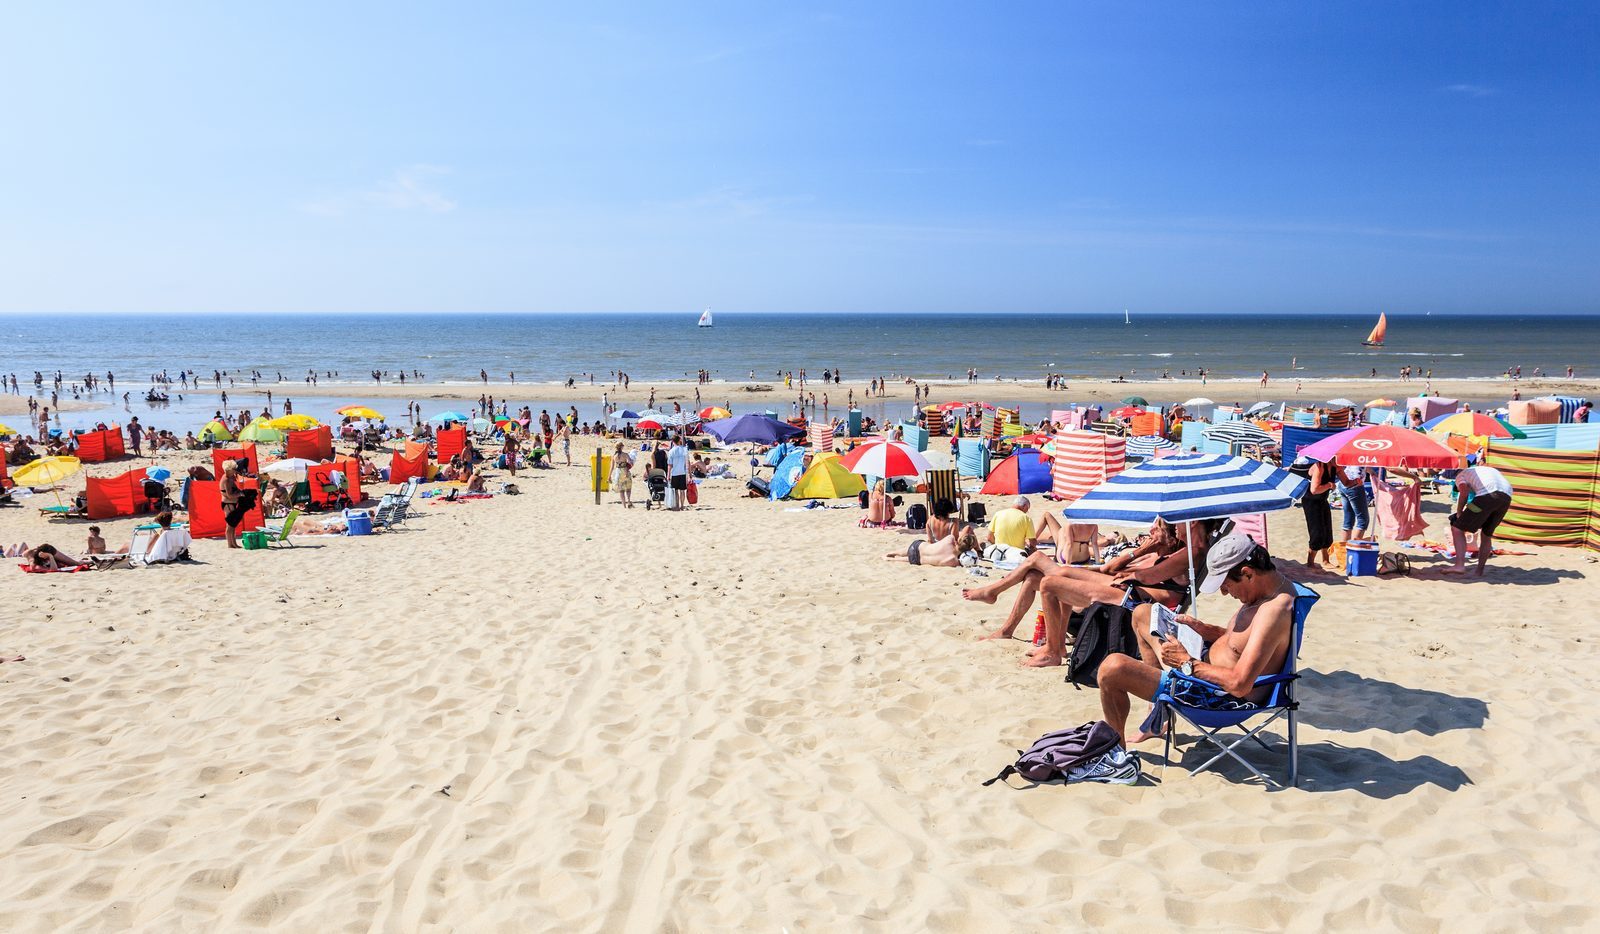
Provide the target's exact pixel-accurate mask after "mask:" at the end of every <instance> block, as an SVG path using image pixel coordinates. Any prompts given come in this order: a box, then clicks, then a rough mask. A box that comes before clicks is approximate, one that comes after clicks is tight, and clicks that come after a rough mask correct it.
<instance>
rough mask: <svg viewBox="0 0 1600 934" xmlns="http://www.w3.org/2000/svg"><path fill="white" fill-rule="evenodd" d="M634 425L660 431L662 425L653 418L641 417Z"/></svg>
mask: <svg viewBox="0 0 1600 934" xmlns="http://www.w3.org/2000/svg"><path fill="white" fill-rule="evenodd" d="M635 427H638V428H643V429H644V430H645V431H660V430H661V429H662V427H663V426H662V424H661V423H660V422H658V421H656V420H655V419H653V418H641V419H639V424H638V425H637V426H635Z"/></svg>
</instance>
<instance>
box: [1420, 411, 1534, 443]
mask: <svg viewBox="0 0 1600 934" xmlns="http://www.w3.org/2000/svg"><path fill="white" fill-rule="evenodd" d="M1422 427H1423V429H1424V430H1425V431H1427V432H1428V434H1430V435H1432V436H1434V437H1435V438H1443V437H1444V436H1445V435H1481V436H1482V437H1485V438H1526V437H1527V436H1528V433H1527V432H1525V431H1523V430H1522V429H1520V428H1516V427H1513V426H1511V425H1508V424H1506V423H1505V422H1502V421H1501V420H1500V419H1498V418H1494V417H1491V416H1488V415H1485V414H1483V413H1482V412H1451V413H1450V414H1448V415H1440V416H1438V417H1436V418H1431V419H1429V420H1427V421H1426V422H1423V423H1422Z"/></svg>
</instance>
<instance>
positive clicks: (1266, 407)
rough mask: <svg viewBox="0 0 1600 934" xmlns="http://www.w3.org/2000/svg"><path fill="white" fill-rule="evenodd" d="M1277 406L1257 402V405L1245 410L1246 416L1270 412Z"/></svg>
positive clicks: (1274, 403) (1273, 403)
mask: <svg viewBox="0 0 1600 934" xmlns="http://www.w3.org/2000/svg"><path fill="white" fill-rule="evenodd" d="M1277 404H1278V403H1276V402H1257V403H1256V404H1255V405H1252V406H1251V407H1249V408H1248V409H1245V410H1244V412H1245V414H1246V415H1255V414H1256V413H1257V412H1270V411H1272V407H1273V406H1275V405H1277Z"/></svg>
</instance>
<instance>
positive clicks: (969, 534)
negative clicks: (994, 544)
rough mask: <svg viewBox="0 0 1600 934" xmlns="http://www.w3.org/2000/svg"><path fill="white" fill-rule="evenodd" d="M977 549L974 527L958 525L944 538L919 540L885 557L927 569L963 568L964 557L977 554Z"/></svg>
mask: <svg viewBox="0 0 1600 934" xmlns="http://www.w3.org/2000/svg"><path fill="white" fill-rule="evenodd" d="M977 549H978V535H977V533H976V532H974V531H973V530H972V526H970V525H969V526H965V527H962V526H960V525H959V524H958V525H957V526H956V527H954V528H952V529H951V531H950V534H949V535H947V536H945V537H944V538H941V539H938V540H937V541H931V542H929V541H923V540H922V539H920V538H919V539H917V540H916V541H914V542H912V543H911V544H910V545H907V546H906V550H905V551H903V552H900V551H891V552H889V553H888V554H886V555H884V558H885V559H887V560H889V561H905V562H908V563H910V564H920V565H924V566H926V567H934V568H956V567H960V566H961V556H962V555H964V554H966V553H967V552H969V551H974V552H975V551H977Z"/></svg>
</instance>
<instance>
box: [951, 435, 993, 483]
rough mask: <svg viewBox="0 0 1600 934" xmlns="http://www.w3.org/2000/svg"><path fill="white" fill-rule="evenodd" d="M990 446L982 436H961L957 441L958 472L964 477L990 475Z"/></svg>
mask: <svg viewBox="0 0 1600 934" xmlns="http://www.w3.org/2000/svg"><path fill="white" fill-rule="evenodd" d="M990 456H991V452H990V450H989V446H988V445H987V444H985V443H984V441H983V439H982V438H960V439H958V440H957V441H956V474H957V475H958V476H962V477H977V478H978V479H979V480H982V479H984V478H985V477H987V476H989V458H990Z"/></svg>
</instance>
